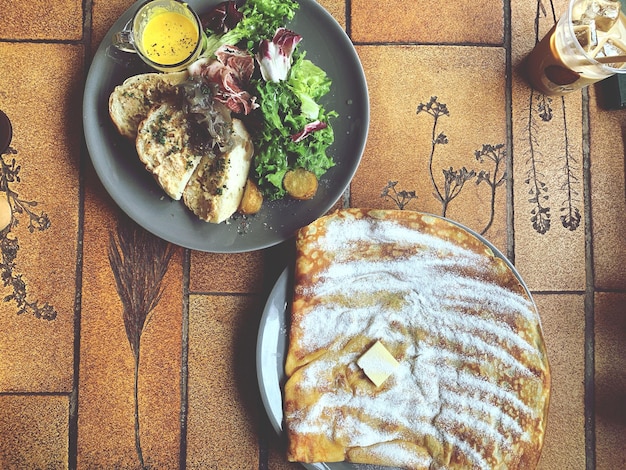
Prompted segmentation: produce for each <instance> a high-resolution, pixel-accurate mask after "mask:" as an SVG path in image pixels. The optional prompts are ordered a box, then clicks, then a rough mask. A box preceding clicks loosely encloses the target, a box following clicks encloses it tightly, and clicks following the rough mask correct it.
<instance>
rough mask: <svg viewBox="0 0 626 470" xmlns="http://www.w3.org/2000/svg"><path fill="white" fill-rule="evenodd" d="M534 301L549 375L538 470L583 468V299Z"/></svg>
mask: <svg viewBox="0 0 626 470" xmlns="http://www.w3.org/2000/svg"><path fill="white" fill-rule="evenodd" d="M535 302H536V303H537V308H538V309H539V313H540V315H541V320H542V324H543V329H544V336H545V343H546V347H547V349H548V360H549V361H550V369H551V373H552V394H551V397H550V411H549V413H548V425H547V431H546V437H545V442H544V448H543V452H542V455H541V460H540V462H539V467H538V468H539V469H541V470H554V469H557V468H558V469H561V468H563V469H565V468H585V419H584V418H585V411H584V388H583V383H584V367H585V363H584V352H585V346H584V344H585V342H584V339H585V330H584V328H585V317H584V314H583V312H584V297H583V296H582V295H567V294H564V295H536V296H535Z"/></svg>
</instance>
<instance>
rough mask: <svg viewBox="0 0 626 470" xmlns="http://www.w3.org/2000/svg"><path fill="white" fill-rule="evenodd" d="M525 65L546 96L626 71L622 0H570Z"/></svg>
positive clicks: (568, 90) (625, 41) (527, 72)
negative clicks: (567, 6)
mask: <svg viewBox="0 0 626 470" xmlns="http://www.w3.org/2000/svg"><path fill="white" fill-rule="evenodd" d="M524 66H525V72H526V74H527V77H528V81H529V82H530V84H531V85H532V86H533V88H535V89H536V90H537V91H540V92H541V93H544V94H546V95H564V94H566V93H569V92H571V91H575V90H579V89H581V88H583V87H585V86H587V85H591V84H592V83H595V82H597V81H600V80H602V79H605V78H607V77H610V76H611V75H615V74H616V73H626V16H624V13H623V12H622V11H621V4H620V1H619V0H571V1H570V4H569V8H568V10H567V11H566V12H565V14H563V16H561V18H560V19H559V21H558V22H557V24H556V25H555V26H554V27H553V28H552V29H551V30H550V31H549V32H548V34H546V36H545V37H544V38H543V39H542V40H541V42H539V43H538V44H537V45H536V46H535V48H534V49H533V50H532V52H531V53H530V54H529V55H528V57H527V58H526V62H525V64H524Z"/></svg>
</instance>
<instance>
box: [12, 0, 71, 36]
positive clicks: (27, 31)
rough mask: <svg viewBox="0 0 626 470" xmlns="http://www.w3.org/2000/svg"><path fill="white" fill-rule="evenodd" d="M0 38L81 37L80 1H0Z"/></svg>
mask: <svg viewBox="0 0 626 470" xmlns="http://www.w3.org/2000/svg"><path fill="white" fill-rule="evenodd" d="M0 11H1V12H2V21H0V38H2V39H62V40H80V39H81V38H82V34H83V9H82V1H81V0H58V1H54V2H50V1H46V0H33V1H31V2H16V1H14V0H0Z"/></svg>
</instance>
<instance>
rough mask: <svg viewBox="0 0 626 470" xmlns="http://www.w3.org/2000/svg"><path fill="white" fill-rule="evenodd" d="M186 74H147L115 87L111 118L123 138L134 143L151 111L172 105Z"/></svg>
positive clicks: (136, 76)
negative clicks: (165, 104) (160, 105)
mask: <svg viewBox="0 0 626 470" xmlns="http://www.w3.org/2000/svg"><path fill="white" fill-rule="evenodd" d="M188 76H189V74H188V73H187V71H182V72H175V73H144V74H140V75H135V76H132V77H129V78H128V79H126V80H125V81H124V83H122V84H121V85H118V86H116V87H115V89H114V90H113V92H112V93H111V95H110V96H109V115H110V116H111V120H112V121H113V124H115V127H116V128H117V130H118V131H119V133H120V134H121V135H123V136H124V137H127V138H129V139H133V140H134V139H135V137H136V136H137V129H138V128H139V124H140V123H141V121H143V120H144V119H145V118H146V116H147V115H148V113H149V112H150V109H151V108H153V107H154V106H156V105H159V104H162V103H165V102H171V101H173V100H174V99H175V98H176V95H177V93H178V91H177V87H176V85H178V84H180V83H183V82H184V81H185V80H186V79H187V77H188Z"/></svg>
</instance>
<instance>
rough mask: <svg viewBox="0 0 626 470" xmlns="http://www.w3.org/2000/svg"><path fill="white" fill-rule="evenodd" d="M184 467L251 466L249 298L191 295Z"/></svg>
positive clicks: (254, 452) (253, 392)
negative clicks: (185, 459)
mask: <svg viewBox="0 0 626 470" xmlns="http://www.w3.org/2000/svg"><path fill="white" fill-rule="evenodd" d="M189 303H190V305H189V382H188V383H189V386H188V390H189V411H188V419H187V430H188V431H187V445H188V447H187V468H189V469H205V468H213V467H212V465H213V466H215V468H218V469H222V468H233V465H234V466H235V467H236V468H256V467H257V466H258V462H259V445H258V437H257V431H258V414H259V413H260V412H262V411H261V404H260V401H259V398H258V392H257V391H258V385H257V381H256V372H255V345H256V334H257V330H258V324H259V318H260V311H259V309H258V307H257V304H258V298H257V297H254V296H251V297H249V296H213V295H202V296H191V298H190V302H189Z"/></svg>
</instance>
